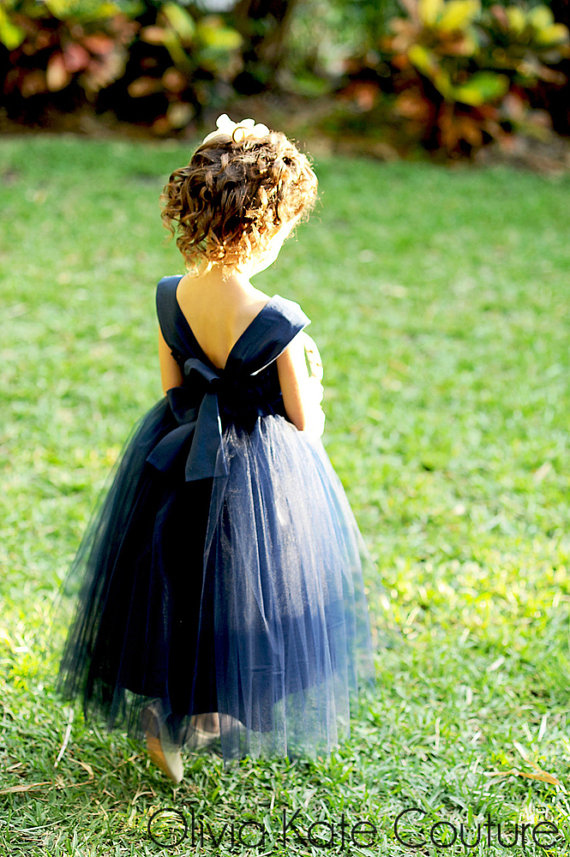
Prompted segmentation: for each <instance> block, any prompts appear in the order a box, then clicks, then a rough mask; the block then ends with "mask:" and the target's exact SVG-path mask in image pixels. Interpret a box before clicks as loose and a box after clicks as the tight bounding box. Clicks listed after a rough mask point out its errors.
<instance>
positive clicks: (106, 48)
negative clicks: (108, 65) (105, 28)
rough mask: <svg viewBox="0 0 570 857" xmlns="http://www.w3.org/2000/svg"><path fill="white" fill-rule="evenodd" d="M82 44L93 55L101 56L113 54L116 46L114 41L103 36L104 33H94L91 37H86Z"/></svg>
mask: <svg viewBox="0 0 570 857" xmlns="http://www.w3.org/2000/svg"><path fill="white" fill-rule="evenodd" d="M82 42H83V45H84V46H85V47H86V48H87V50H88V51H91V53H92V54H100V55H101V56H102V55H104V54H109V53H111V51H112V50H113V48H114V46H115V43H114V42H113V39H110V38H109V36H105V35H103V33H93V34H92V35H91V36H85V37H84V38H83V39H82Z"/></svg>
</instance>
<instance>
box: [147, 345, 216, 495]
mask: <svg viewBox="0 0 570 857" xmlns="http://www.w3.org/2000/svg"><path fill="white" fill-rule="evenodd" d="M222 371H223V370H218V371H217V370H216V369H214V368H211V367H209V366H206V364H205V363H203V362H202V361H201V360H198V358H196V357H190V358H188V360H186V362H185V363H184V376H185V378H187V379H188V382H189V385H188V386H185V385H182V386H181V387H171V388H170V390H168V391H167V393H166V395H167V396H168V401H169V403H170V407H171V410H172V412H173V414H174V416H175V418H176V421H177V422H178V423H179V425H178V426H177V427H176V428H174V429H172V431H170V432H168V434H167V435H165V437H163V438H162V440H160V441H159V443H158V444H157V445H156V446H155V447H154V449H153V450H152V452H151V453H150V454H149V455H148V456H147V458H146V460H147V461H148V462H149V463H150V464H152V465H153V466H154V467H156V468H157V469H158V470H162V471H165V470H168V469H169V468H170V467H171V466H172V464H173V462H174V461H175V459H176V458H177V456H178V454H179V452H180V447H181V444H183V443H184V441H185V440H186V439H187V438H192V440H191V446H190V450H189V452H188V457H187V459H186V467H185V471H184V475H185V479H186V482H190V481H192V480H193V479H205V478H207V477H210V476H222V475H225V474H227V473H228V463H227V460H226V454H225V452H224V447H223V444H222V421H221V419H220V408H219V402H218V393H219V392H220V391H221V390H222V389H223V387H224V380H225V379H224V377H223V375H222V374H221V373H222ZM193 376H198V378H196V379H194V377H193ZM194 380H196V381H197V382H198V384H201V385H202V386H205V389H204V393H203V396H202V399H201V401H200V402H199V403H198V404H197V405H196V404H191V402H195V401H196V393H195V388H196V384H194V383H193V382H194ZM218 451H220V455H218Z"/></svg>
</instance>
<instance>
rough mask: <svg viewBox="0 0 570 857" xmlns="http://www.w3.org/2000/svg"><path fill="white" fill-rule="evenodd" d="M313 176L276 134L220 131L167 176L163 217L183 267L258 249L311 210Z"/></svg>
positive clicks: (237, 261)
mask: <svg viewBox="0 0 570 857" xmlns="http://www.w3.org/2000/svg"><path fill="white" fill-rule="evenodd" d="M316 197H317V177H316V175H315V173H314V172H313V170H312V167H311V164H310V162H309V159H308V158H307V156H306V155H304V154H303V153H302V152H300V151H299V150H298V149H297V147H296V146H295V145H294V144H293V143H291V142H290V141H289V140H288V139H287V137H286V136H285V135H284V134H283V133H281V132H280V131H270V132H269V133H268V134H266V135H264V136H263V137H247V136H246V137H245V138H244V139H243V140H242V141H240V142H236V141H234V140H233V139H232V137H231V136H230V135H228V134H223V135H222V134H220V135H217V136H216V138H215V139H212V140H209V141H208V142H206V143H203V144H202V145H201V146H199V147H198V148H197V149H196V151H195V152H194V154H193V156H192V158H191V160H190V163H189V164H188V166H186V167H180V168H179V169H177V170H174V172H173V173H172V174H171V176H170V178H169V181H168V183H167V184H166V185H165V187H164V190H163V192H162V195H161V203H162V215H161V216H162V221H163V224H164V226H165V227H166V228H167V229H169V230H170V231H171V232H172V234H173V235H175V234H176V233H178V234H177V238H176V244H177V246H178V249H179V250H180V252H181V253H182V255H183V256H184V259H185V262H186V265H187V267H189V266H190V265H192V264H193V265H195V266H196V267H198V266H199V265H200V264H203V263H216V262H222V263H223V264H224V265H228V266H240V265H242V264H243V263H244V262H245V261H246V260H247V259H249V258H250V257H251V256H254V255H256V254H257V253H263V251H264V250H265V249H266V247H267V245H268V244H269V242H270V240H271V238H272V237H273V235H274V234H275V232H276V231H277V230H278V229H279V228H280V227H281V226H283V225H285V224H287V223H288V222H290V221H293V220H295V219H297V218H298V219H303V217H304V216H306V215H308V213H309V212H310V210H311V209H312V207H313V206H314V204H315V202H316Z"/></svg>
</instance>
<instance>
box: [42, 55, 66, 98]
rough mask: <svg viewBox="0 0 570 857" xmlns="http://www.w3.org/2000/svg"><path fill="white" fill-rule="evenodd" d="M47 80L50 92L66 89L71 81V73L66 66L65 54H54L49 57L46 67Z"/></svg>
mask: <svg viewBox="0 0 570 857" xmlns="http://www.w3.org/2000/svg"><path fill="white" fill-rule="evenodd" d="M46 80H47V87H48V89H49V90H50V92H57V91H58V90H60V89H65V87H66V86H67V85H68V83H69V82H70V80H71V75H70V74H69V72H68V70H67V69H66V67H65V61H64V58H63V54H53V55H52V56H51V57H50V58H49V60H48V64H47V69H46Z"/></svg>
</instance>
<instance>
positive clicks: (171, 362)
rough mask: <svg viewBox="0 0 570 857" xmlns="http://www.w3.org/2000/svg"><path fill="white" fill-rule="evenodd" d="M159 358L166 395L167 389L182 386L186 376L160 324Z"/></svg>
mask: <svg viewBox="0 0 570 857" xmlns="http://www.w3.org/2000/svg"><path fill="white" fill-rule="evenodd" d="M158 359H159V361H160V377H161V382H162V389H163V391H164V394H165V395H166V391H167V390H169V389H170V388H171V387H180V385H181V384H182V382H183V380H184V376H183V374H182V371H181V369H180V366H179V365H178V363H177V362H176V360H175V359H174V357H173V356H172V352H171V350H170V348H169V346H168V345H167V343H166V340H165V339H164V336H163V335H162V330H161V329H160V325H159V326H158Z"/></svg>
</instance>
